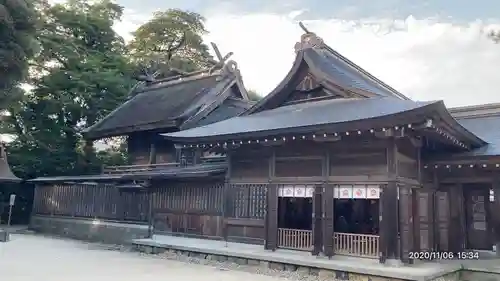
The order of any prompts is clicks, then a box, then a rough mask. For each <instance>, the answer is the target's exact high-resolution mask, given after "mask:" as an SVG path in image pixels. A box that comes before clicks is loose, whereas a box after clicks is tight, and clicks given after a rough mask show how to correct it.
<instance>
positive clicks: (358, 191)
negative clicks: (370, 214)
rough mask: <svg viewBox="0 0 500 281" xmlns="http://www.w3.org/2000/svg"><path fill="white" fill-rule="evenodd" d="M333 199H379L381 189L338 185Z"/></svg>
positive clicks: (374, 186)
mask: <svg viewBox="0 0 500 281" xmlns="http://www.w3.org/2000/svg"><path fill="white" fill-rule="evenodd" d="M333 197H334V198H338V199H379V198H380V187H379V186H378V185H338V186H336V187H335V190H334V192H333Z"/></svg>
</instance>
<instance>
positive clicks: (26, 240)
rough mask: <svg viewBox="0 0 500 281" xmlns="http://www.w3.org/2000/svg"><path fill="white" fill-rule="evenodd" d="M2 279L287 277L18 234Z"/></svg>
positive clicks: (8, 248) (2, 259)
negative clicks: (226, 268)
mask: <svg viewBox="0 0 500 281" xmlns="http://www.w3.org/2000/svg"><path fill="white" fill-rule="evenodd" d="M0 279H1V280H9V281H34V280H40V281H45V280H51V281H68V280H71V281H89V280H92V281H101V280H102V281H104V280H106V281H114V280H116V281H129V280H130V281H132V280H133V281H138V280H140V281H147V280H155V281H157V280H162V281H169V280H172V281H173V280H175V281H196V280H203V281H236V280H237V281H278V280H284V279H283V278H278V277H271V276H265V275H258V274H252V273H247V272H240V271H221V270H218V269H216V268H213V267H210V266H204V265H196V264H189V263H184V262H177V261H171V260H162V259H158V258H152V257H148V256H141V255H139V254H138V253H130V252H119V251H109V250H106V249H104V248H102V247H97V246H95V245H92V244H87V243H83V242H78V241H73V240H59V239H55V238H47V237H41V236H34V235H23V234H13V235H11V241H10V242H7V243H0Z"/></svg>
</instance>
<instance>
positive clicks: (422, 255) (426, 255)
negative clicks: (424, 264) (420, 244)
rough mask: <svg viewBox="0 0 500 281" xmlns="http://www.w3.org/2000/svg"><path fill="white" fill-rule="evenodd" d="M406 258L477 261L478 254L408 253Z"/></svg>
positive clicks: (473, 252) (465, 252)
mask: <svg viewBox="0 0 500 281" xmlns="http://www.w3.org/2000/svg"><path fill="white" fill-rule="evenodd" d="M408 257H409V258H410V259H414V260H452V259H457V260H475V259H479V252H475V251H464V252H456V253H455V252H409V254H408Z"/></svg>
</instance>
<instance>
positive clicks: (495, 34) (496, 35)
mask: <svg viewBox="0 0 500 281" xmlns="http://www.w3.org/2000/svg"><path fill="white" fill-rule="evenodd" d="M488 36H489V37H490V38H491V39H492V40H493V41H495V43H500V31H491V32H490V33H489V34H488Z"/></svg>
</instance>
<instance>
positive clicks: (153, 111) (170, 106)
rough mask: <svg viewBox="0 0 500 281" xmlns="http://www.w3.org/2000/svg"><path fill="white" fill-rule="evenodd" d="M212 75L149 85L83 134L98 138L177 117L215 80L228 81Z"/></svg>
mask: <svg viewBox="0 0 500 281" xmlns="http://www.w3.org/2000/svg"><path fill="white" fill-rule="evenodd" d="M216 79H217V75H210V76H209V75H205V76H201V77H199V78H197V79H192V78H191V79H185V80H175V81H169V82H167V83H164V84H162V83H160V84H155V85H153V86H149V87H147V88H145V89H142V90H141V92H139V93H137V94H136V95H135V96H133V97H132V98H131V99H130V100H128V101H127V102H125V103H124V104H123V105H121V106H120V107H118V108H117V109H116V110H114V111H113V112H112V113H110V114H109V115H108V116H106V117H105V118H104V119H103V120H101V121H99V122H98V123H96V124H95V125H93V126H91V127H89V128H88V129H86V130H85V131H84V134H85V136H86V137H87V138H102V137H107V136H112V135H117V134H120V133H119V132H123V131H127V132H129V131H134V130H139V129H138V127H140V126H144V125H151V124H153V125H154V124H157V125H158V127H159V128H162V123H167V122H169V121H173V120H176V119H177V118H180V117H181V115H183V114H184V113H185V111H186V110H187V109H188V108H189V107H190V106H191V107H192V106H193V104H196V103H197V101H201V100H203V99H204V98H205V99H206V98H207V96H208V92H210V91H211V89H213V88H214V87H216V86H217V85H218V84H219V83H227V82H228V81H227V80H228V79H225V80H223V81H220V82H219V81H217V80H216ZM212 98H213V97H212ZM163 125H164V127H169V126H168V125H167V126H165V124H163Z"/></svg>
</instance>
